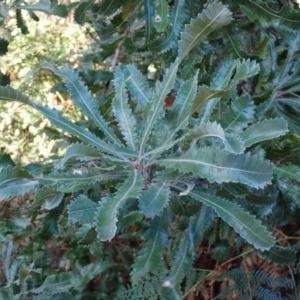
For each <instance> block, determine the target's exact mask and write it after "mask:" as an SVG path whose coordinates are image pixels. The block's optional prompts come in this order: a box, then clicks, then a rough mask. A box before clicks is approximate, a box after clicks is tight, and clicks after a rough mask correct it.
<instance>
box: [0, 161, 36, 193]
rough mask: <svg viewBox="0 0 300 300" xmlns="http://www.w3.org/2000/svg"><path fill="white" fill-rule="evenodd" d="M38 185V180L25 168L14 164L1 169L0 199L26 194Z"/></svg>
mask: <svg viewBox="0 0 300 300" xmlns="http://www.w3.org/2000/svg"><path fill="white" fill-rule="evenodd" d="M37 185H38V181H37V180H35V178H34V177H33V176H32V175H31V174H30V173H29V172H27V171H26V170H24V169H21V168H19V167H12V166H8V167H6V168H1V169H0V199H8V198H10V197H16V196H24V195H25V194H26V193H30V192H32V191H33V190H34V189H35V188H36V187H37Z"/></svg>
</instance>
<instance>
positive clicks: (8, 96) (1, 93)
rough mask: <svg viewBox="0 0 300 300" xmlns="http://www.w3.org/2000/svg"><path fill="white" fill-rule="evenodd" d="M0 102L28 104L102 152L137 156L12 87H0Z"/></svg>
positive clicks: (122, 157)
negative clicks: (103, 139) (111, 143)
mask: <svg viewBox="0 0 300 300" xmlns="http://www.w3.org/2000/svg"><path fill="white" fill-rule="evenodd" d="M0 100H9V101H18V102H21V103H25V104H28V105H30V106H32V107H33V108H35V109H36V110H38V111H39V112H40V113H41V114H43V115H44V116H45V117H46V118H47V119H48V120H49V121H50V122H51V123H52V124H53V125H55V126H56V127H58V128H61V129H62V130H64V131H66V132H68V133H70V134H72V135H74V136H76V137H77V138H80V139H81V140H82V141H83V142H85V143H87V144H90V145H93V146H95V147H97V148H99V149H101V150H102V151H105V152H107V153H110V154H113V155H115V156H117V157H119V158H121V159H125V160H127V158H126V157H133V156H136V154H137V153H135V152H134V151H132V150H130V149H128V148H125V147H123V146H118V145H109V144H107V143H106V142H104V141H102V140H101V139H99V138H98V137H96V136H95V135H94V134H92V133H91V132H89V131H87V130H85V129H82V128H81V127H79V126H77V125H75V124H74V123H72V122H71V121H70V120H69V119H67V118H66V117H64V116H62V115H61V113H60V112H58V111H57V110H55V109H50V108H49V107H48V106H47V105H46V106H43V105H41V104H35V103H34V102H33V101H32V100H31V99H30V98H28V97H27V96H25V95H23V94H22V93H21V92H20V91H18V90H15V89H13V88H11V87H10V86H6V87H1V86H0Z"/></svg>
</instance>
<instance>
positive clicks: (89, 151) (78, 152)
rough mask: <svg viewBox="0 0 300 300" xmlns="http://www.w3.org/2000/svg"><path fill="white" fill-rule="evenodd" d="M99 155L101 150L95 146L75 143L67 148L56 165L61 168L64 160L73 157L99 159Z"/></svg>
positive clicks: (64, 162)
mask: <svg viewBox="0 0 300 300" xmlns="http://www.w3.org/2000/svg"><path fill="white" fill-rule="evenodd" d="M101 157H102V155H101V152H100V151H99V150H98V149H97V148H95V147H92V146H90V145H85V144H80V143H76V144H72V145H70V146H69V147H68V148H67V150H66V152H65V155H64V157H63V158H62V159H61V161H59V163H58V167H59V168H63V167H64V166H65V164H66V162H67V161H68V160H70V159H73V158H76V159H79V160H81V161H87V160H91V159H100V158H101Z"/></svg>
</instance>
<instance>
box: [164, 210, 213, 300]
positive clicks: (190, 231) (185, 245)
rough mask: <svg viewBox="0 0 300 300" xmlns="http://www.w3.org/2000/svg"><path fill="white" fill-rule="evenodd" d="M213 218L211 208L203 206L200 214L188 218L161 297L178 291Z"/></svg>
mask: <svg viewBox="0 0 300 300" xmlns="http://www.w3.org/2000/svg"><path fill="white" fill-rule="evenodd" d="M215 216H216V214H215V212H214V210H213V208H211V207H209V206H206V205H203V206H202V208H201V211H200V213H198V214H197V215H196V216H193V217H191V218H190V223H189V227H188V228H187V230H186V231H185V233H184V235H183V237H182V238H181V241H180V244H179V248H178V251H177V252H176V255H175V257H174V261H173V262H171V265H172V267H171V271H170V275H169V276H168V277H167V278H166V279H165V281H164V282H165V284H163V288H162V295H163V296H167V295H169V294H170V293H171V291H170V290H173V293H176V291H180V286H179V285H180V283H181V281H182V280H183V278H184V277H185V276H186V274H188V272H189V271H190V269H191V268H192V265H193V262H194V259H195V255H196V251H197V249H198V247H199V244H200V242H201V240H202V239H203V237H204V233H205V231H206V230H207V229H208V228H209V227H210V226H211V225H212V224H213V222H214V219H215ZM166 283H168V284H166ZM177 294H178V295H177V297H180V298H181V297H182V295H181V293H180V292H179V293H178V292H177Z"/></svg>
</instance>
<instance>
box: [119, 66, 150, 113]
mask: <svg viewBox="0 0 300 300" xmlns="http://www.w3.org/2000/svg"><path fill="white" fill-rule="evenodd" d="M122 70H123V72H124V73H126V82H125V84H126V87H127V88H128V89H129V91H130V92H131V93H132V94H133V95H134V97H135V98H136V99H137V100H138V101H139V104H140V105H141V106H142V108H145V107H146V105H147V103H148V102H149V101H150V100H151V99H152V97H153V92H152V90H151V89H150V87H149V85H148V82H147V81H146V78H145V77H144V76H143V75H142V73H141V72H140V71H139V70H138V69H137V68H136V66H134V65H126V66H125V65H122Z"/></svg>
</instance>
